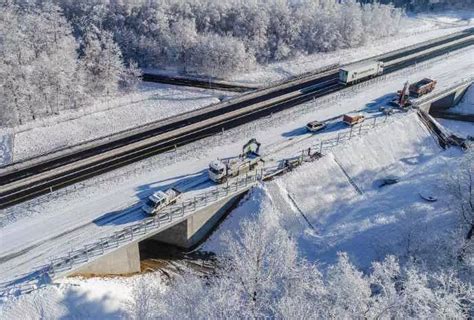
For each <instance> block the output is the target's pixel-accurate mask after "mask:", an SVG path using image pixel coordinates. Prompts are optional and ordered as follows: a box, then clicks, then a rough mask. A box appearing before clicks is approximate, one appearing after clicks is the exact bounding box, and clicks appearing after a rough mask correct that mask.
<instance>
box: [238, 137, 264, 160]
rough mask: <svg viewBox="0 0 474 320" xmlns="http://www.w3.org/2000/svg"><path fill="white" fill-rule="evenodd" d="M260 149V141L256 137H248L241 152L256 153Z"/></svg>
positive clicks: (245, 153)
mask: <svg viewBox="0 0 474 320" xmlns="http://www.w3.org/2000/svg"><path fill="white" fill-rule="evenodd" d="M259 151H260V142H258V141H257V139H255V138H252V139H250V140H249V141H248V142H247V143H246V144H244V146H243V147H242V154H243V155H244V156H245V155H247V154H249V153H252V152H253V153H256V154H258V152H259Z"/></svg>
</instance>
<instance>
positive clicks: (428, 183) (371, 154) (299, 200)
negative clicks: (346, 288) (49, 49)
mask: <svg viewBox="0 0 474 320" xmlns="http://www.w3.org/2000/svg"><path fill="white" fill-rule="evenodd" d="M459 155H460V152H459V151H456V150H450V151H445V152H442V151H441V149H440V147H439V146H438V145H437V144H436V143H435V141H434V139H433V137H432V136H431V135H430V134H429V133H428V131H427V130H426V128H425V127H424V126H423V125H422V124H421V123H420V121H419V120H418V119H417V118H416V115H415V114H411V115H409V116H407V117H405V118H403V119H402V120H400V121H397V122H395V123H393V124H392V125H390V126H387V127H381V128H380V129H377V130H374V131H373V132H371V133H369V134H368V135H367V136H363V137H362V138H356V139H355V140H351V141H350V142H349V143H347V144H345V145H343V146H342V147H340V148H336V149H334V152H333V153H331V154H329V155H328V156H325V157H324V158H322V159H320V160H318V161H315V162H313V163H310V164H306V165H304V166H302V167H300V168H298V169H297V170H296V171H295V172H292V173H291V174H288V175H285V176H282V177H280V178H278V179H276V180H274V181H272V182H270V183H267V184H265V186H263V187H261V188H259V189H256V190H255V191H253V192H252V193H251V195H250V196H249V197H248V199H247V200H246V201H245V202H243V203H241V205H240V207H239V208H237V209H236V210H235V211H234V212H233V213H232V214H231V215H230V217H229V218H228V219H227V220H225V221H224V223H223V224H222V225H221V226H220V228H219V229H218V231H217V232H216V233H215V234H214V235H213V236H212V237H211V238H210V240H209V241H207V242H206V244H205V245H204V247H203V249H204V250H210V251H214V252H217V253H219V254H223V255H225V252H223V251H222V250H221V242H220V236H221V234H222V233H223V232H226V231H230V232H234V231H235V230H237V229H238V227H239V221H241V219H242V218H244V217H248V216H249V215H258V214H265V215H267V217H268V218H269V219H277V221H278V223H279V225H280V226H281V227H282V228H285V229H286V230H288V231H289V233H290V235H291V236H292V238H294V239H295V240H296V241H297V243H298V249H299V251H300V253H301V254H302V256H303V257H305V258H307V259H309V260H311V261H318V262H319V263H321V264H323V265H325V264H330V263H333V262H334V261H335V259H336V257H337V252H339V251H346V252H348V253H349V255H350V256H351V257H352V259H353V261H354V263H356V264H357V265H358V266H359V267H361V268H368V267H369V266H370V263H371V261H373V260H378V259H381V258H383V257H384V256H385V255H387V254H397V255H399V256H401V257H402V258H403V256H404V254H406V253H407V252H406V250H410V249H412V250H415V249H416V248H409V247H407V244H406V243H404V242H403V241H402V239H403V240H405V239H406V237H403V236H400V235H405V234H407V233H409V232H414V231H415V230H416V228H418V230H424V229H425V228H426V229H429V230H433V231H434V230H437V231H441V230H443V229H445V228H449V227H451V226H452V224H451V222H452V217H451V216H449V215H448V214H447V213H448V211H449V210H448V203H447V202H446V201H445V199H444V198H443V193H442V190H441V189H440V187H439V186H441V185H443V184H442V180H443V178H444V174H443V172H444V173H446V172H449V168H450V166H451V165H454V164H453V162H455V161H457V159H458V158H459ZM394 175H396V176H397V177H399V178H400V182H399V183H397V184H395V185H391V186H385V187H383V188H379V185H380V182H381V179H383V178H386V177H389V176H394ZM348 177H350V179H352V182H353V183H354V184H355V185H357V186H358V189H360V190H362V194H360V193H359V192H358V190H357V189H356V188H354V185H353V184H352V183H351V182H350V181H349V179H348ZM420 193H421V194H423V195H424V196H434V197H436V198H438V201H437V202H426V201H425V200H423V199H422V198H421V197H420ZM303 215H304V216H305V217H306V218H307V219H308V220H309V223H308V222H307V221H306V220H305V219H304V218H303ZM420 234H421V232H420ZM420 236H421V235H420ZM413 237H414V238H412V240H413V244H412V246H416V244H417V241H418V240H419V239H416V232H415V234H414V236H413ZM404 250H405V251H404Z"/></svg>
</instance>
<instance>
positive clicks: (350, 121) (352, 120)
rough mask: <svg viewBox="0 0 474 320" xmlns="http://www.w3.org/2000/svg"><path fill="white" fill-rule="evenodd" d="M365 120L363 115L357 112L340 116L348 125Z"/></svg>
mask: <svg viewBox="0 0 474 320" xmlns="http://www.w3.org/2000/svg"><path fill="white" fill-rule="evenodd" d="M364 120H365V116H363V115H361V114H358V115H348V114H345V115H344V116H343V117H342V121H343V122H344V123H346V124H348V125H350V126H353V125H356V124H358V123H361V122H363V121H364Z"/></svg>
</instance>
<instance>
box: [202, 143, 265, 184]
mask: <svg viewBox="0 0 474 320" xmlns="http://www.w3.org/2000/svg"><path fill="white" fill-rule="evenodd" d="M259 150H260V143H259V142H258V141H257V140H256V139H250V140H249V142H247V143H246V144H245V145H244V146H243V147H242V154H240V155H239V157H238V158H233V159H227V160H219V159H217V160H214V161H211V163H209V169H208V176H209V179H211V180H212V181H214V182H216V183H224V182H226V181H227V180H228V179H229V178H232V177H236V176H238V175H241V174H244V173H247V172H249V171H252V170H254V169H256V168H257V167H258V166H260V165H261V164H262V163H263V160H262V158H261V156H260V155H259Z"/></svg>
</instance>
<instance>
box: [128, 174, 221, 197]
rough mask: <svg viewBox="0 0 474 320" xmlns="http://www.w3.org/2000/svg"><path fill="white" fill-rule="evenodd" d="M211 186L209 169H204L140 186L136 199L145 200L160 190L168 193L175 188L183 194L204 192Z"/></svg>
mask: <svg viewBox="0 0 474 320" xmlns="http://www.w3.org/2000/svg"><path fill="white" fill-rule="evenodd" d="M211 185H212V183H211V181H209V179H208V177H207V169H203V170H201V171H198V172H195V173H192V174H187V175H181V176H176V177H171V178H168V179H164V180H157V181H154V182H152V183H147V184H143V185H141V186H138V187H137V188H136V197H137V199H138V200H143V199H146V198H147V197H149V196H151V195H152V194H153V193H154V192H156V191H158V190H162V191H166V190H168V189H170V188H175V189H177V190H178V191H181V192H188V191H198V190H203V189H205V188H208V187H209V186H211Z"/></svg>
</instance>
